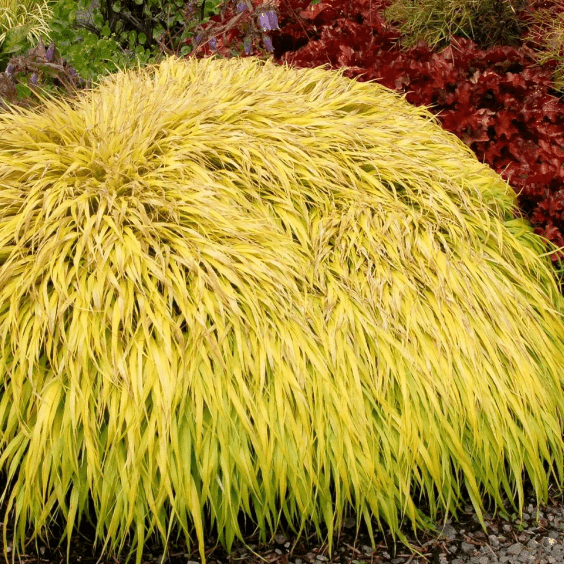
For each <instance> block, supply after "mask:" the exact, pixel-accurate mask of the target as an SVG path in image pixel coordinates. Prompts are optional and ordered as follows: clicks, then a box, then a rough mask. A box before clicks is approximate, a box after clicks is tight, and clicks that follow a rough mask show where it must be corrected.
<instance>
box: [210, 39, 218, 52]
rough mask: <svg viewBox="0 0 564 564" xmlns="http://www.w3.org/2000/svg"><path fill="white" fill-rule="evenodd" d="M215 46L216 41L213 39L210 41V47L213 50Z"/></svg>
mask: <svg viewBox="0 0 564 564" xmlns="http://www.w3.org/2000/svg"><path fill="white" fill-rule="evenodd" d="M216 46H217V41H216V40H215V37H213V38H212V39H210V47H211V48H212V49H215V48H216Z"/></svg>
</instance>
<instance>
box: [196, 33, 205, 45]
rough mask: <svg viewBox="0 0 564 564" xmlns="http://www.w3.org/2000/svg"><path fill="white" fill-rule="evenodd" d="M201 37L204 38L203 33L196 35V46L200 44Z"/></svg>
mask: <svg viewBox="0 0 564 564" xmlns="http://www.w3.org/2000/svg"><path fill="white" fill-rule="evenodd" d="M203 36H204V35H203V33H198V35H197V36H196V45H198V43H200V41H201V40H202V37H203Z"/></svg>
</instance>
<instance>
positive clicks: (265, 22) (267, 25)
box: [259, 12, 278, 31]
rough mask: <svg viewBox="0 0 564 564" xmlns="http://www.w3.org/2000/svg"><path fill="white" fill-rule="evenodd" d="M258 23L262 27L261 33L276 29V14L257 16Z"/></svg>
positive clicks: (265, 13)
mask: <svg viewBox="0 0 564 564" xmlns="http://www.w3.org/2000/svg"><path fill="white" fill-rule="evenodd" d="M259 23H260V25H261V26H262V31H268V30H272V29H278V18H277V17H276V12H264V13H262V14H260V15H259Z"/></svg>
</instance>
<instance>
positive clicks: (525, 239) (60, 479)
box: [0, 57, 564, 563]
mask: <svg viewBox="0 0 564 564" xmlns="http://www.w3.org/2000/svg"><path fill="white" fill-rule="evenodd" d="M343 70H344V69H341V70H340V71H329V70H327V69H324V68H316V69H291V68H288V67H282V66H276V65H274V64H272V63H271V62H268V61H267V62H264V61H257V60H256V59H254V58H246V59H229V60H224V59H217V60H214V59H202V60H189V61H188V62H186V61H180V60H178V59H176V58H174V57H173V58H168V59H166V60H165V61H164V62H163V63H162V65H160V66H156V65H155V66H151V67H147V68H146V69H137V70H134V71H128V72H120V73H118V74H116V75H114V76H110V77H108V78H107V79H105V80H104V81H103V82H102V83H101V85H100V86H99V87H98V88H97V89H95V90H93V91H89V92H88V93H87V94H85V95H84V96H83V97H81V98H80V99H78V100H76V101H70V100H66V101H54V100H52V101H49V102H48V103H46V105H45V107H44V109H43V110H33V111H32V110H29V111H28V110H21V109H17V108H12V110H10V111H9V112H6V113H4V114H1V115H0V337H1V341H0V389H1V390H2V392H1V396H0V452H2V455H1V457H0V470H2V471H3V472H6V473H7V474H8V475H9V478H10V480H9V482H8V486H7V487H6V490H5V491H4V495H3V498H5V499H7V500H9V511H11V510H12V509H13V510H14V512H15V513H14V521H13V523H14V530H15V531H16V536H18V537H19V538H18V539H17V540H18V542H22V543H23V524H24V523H25V522H28V521H29V522H30V523H32V524H34V525H35V527H36V528H35V530H36V532H38V531H40V530H41V534H44V532H45V527H46V525H48V524H49V519H50V518H51V517H54V516H55V515H60V514H59V513H57V510H58V509H60V510H61V511H62V515H63V517H64V519H65V522H66V523H68V528H67V529H66V532H67V533H68V534H69V535H70V534H71V532H72V530H73V526H74V525H76V523H75V521H79V520H80V517H81V516H82V515H83V513H88V511H87V508H88V503H87V502H88V493H90V495H91V496H92V500H93V504H94V505H93V506H90V516H91V517H95V519H94V522H95V523H96V525H97V533H98V536H99V538H104V537H105V539H106V543H109V546H110V550H111V551H115V550H116V548H117V547H118V543H120V546H119V550H120V551H121V550H122V547H123V541H124V540H125V537H126V534H127V532H128V531H129V530H130V528H131V527H133V531H134V532H135V533H136V539H134V541H135V540H137V541H138V544H137V548H138V553H137V562H138V563H139V562H140V561H141V550H142V548H143V543H144V541H145V539H146V535H147V534H151V533H157V532H160V533H161V535H162V539H163V542H164V541H165V540H166V538H167V535H169V534H170V533H171V531H172V530H176V531H177V532H180V529H179V528H177V527H176V526H177V525H179V526H180V528H181V529H182V530H183V531H184V532H185V534H186V535H188V534H193V531H194V528H195V532H196V537H197V540H198V541H199V545H200V550H201V556H202V559H204V554H203V541H204V536H205V533H206V532H207V531H208V532H209V526H210V525H213V522H215V523H216V524H217V528H218V531H219V534H220V540H221V542H222V543H225V545H226V547H227V549H229V548H230V546H231V542H232V540H233V539H234V536H235V535H237V536H238V535H240V534H241V533H240V530H239V528H238V524H237V514H238V512H239V511H240V510H243V511H245V512H246V513H247V514H248V515H249V516H253V518H254V519H255V522H258V524H259V526H260V529H261V533H262V535H263V537H262V538H263V539H266V531H267V528H268V529H269V530H270V531H271V533H272V534H274V532H275V531H276V527H277V526H278V524H279V519H280V516H281V514H284V515H285V516H286V518H287V519H288V521H289V522H290V523H291V524H292V525H293V526H294V527H296V529H295V530H297V525H299V526H300V532H301V531H302V528H303V527H304V526H306V525H307V526H309V525H311V523H313V524H314V525H315V527H316V530H317V532H318V533H319V534H321V533H320V528H319V525H320V524H321V523H322V522H325V524H326V525H327V527H328V531H329V535H330V536H329V539H331V536H332V534H333V532H334V531H335V529H336V528H337V527H339V525H340V523H341V522H342V520H343V519H344V518H345V517H346V512H347V511H349V510H353V511H354V512H355V515H356V516H357V525H358V524H359V523H360V520H361V518H365V519H366V520H367V521H368V523H370V518H371V517H372V516H373V517H375V518H377V519H378V523H379V525H380V526H385V527H386V528H388V529H389V530H390V531H391V532H392V533H394V534H397V535H398V536H399V538H400V539H401V540H402V542H407V540H406V539H405V537H404V536H403V535H402V534H401V532H400V531H399V526H400V517H401V519H403V518H404V517H407V518H408V519H409V520H410V522H411V524H412V525H413V527H414V530H418V529H419V528H426V527H427V528H428V526H429V522H428V518H431V519H435V518H436V515H437V513H436V511H437V509H439V508H442V509H444V510H447V511H455V509H456V508H457V506H458V504H459V502H461V500H462V495H463V494H462V493H461V490H460V487H461V486H466V487H467V488H468V495H469V497H470V499H471V501H472V503H473V504H474V506H475V508H476V511H477V512H478V515H479V517H480V519H481V518H482V513H481V510H482V509H483V505H482V503H483V499H482V496H483V495H484V494H486V493H488V494H491V495H492V496H494V498H495V501H496V508H497V507H498V505H497V504H498V503H499V504H501V503H502V499H501V496H500V494H501V492H502V491H503V490H502V488H503V489H504V490H505V491H506V492H507V495H508V496H509V497H510V499H511V498H512V497H513V495H515V494H518V501H519V511H520V512H521V511H522V503H523V491H522V478H521V473H522V471H523V470H526V471H527V473H528V475H529V476H530V478H531V480H532V483H533V485H534V488H535V492H536V494H537V496H538V497H539V499H542V500H544V501H545V500H546V495H547V471H546V470H545V469H544V467H543V463H544V462H549V463H556V467H557V468H558V470H559V472H560V475H559V480H560V481H562V476H561V473H562V468H563V446H564V445H563V444H562V438H561V437H562V411H563V406H564V393H563V387H562V383H563V382H562V377H563V375H564V373H563V371H562V366H563V365H564V324H563V321H562V312H563V311H564V308H563V303H562V302H563V300H562V298H561V296H560V295H559V294H558V290H557V287H556V283H555V278H554V275H553V273H552V271H551V270H550V267H549V264H548V263H549V260H548V258H547V257H546V256H545V257H541V256H540V253H542V251H543V244H542V241H541V240H540V239H539V238H538V237H537V236H536V235H534V234H533V233H532V229H531V228H530V226H528V225H527V224H525V223H524V222H522V221H520V220H515V219H514V214H513V211H514V209H515V205H516V203H515V194H514V192H513V191H512V190H511V188H510V187H509V186H508V185H507V184H506V183H505V182H504V181H503V179H502V178H501V177H500V176H499V175H497V174H496V173H494V172H493V171H492V170H491V169H489V168H488V167H487V166H486V165H484V164H482V163H480V162H478V160H477V159H476V158H475V156H474V155H473V154H472V153H471V151H470V150H469V149H468V148H466V147H465V146H464V145H463V144H462V142H460V141H459V140H458V139H456V138H455V137H454V136H453V135H451V134H449V133H446V132H444V131H443V130H442V129H441V128H440V126H439V125H438V124H437V122H436V120H434V118H433V117H432V115H431V114H430V113H429V112H428V111H427V110H426V109H424V108H416V107H413V106H410V105H409V104H408V103H407V102H406V101H405V100H403V99H401V98H400V97H399V96H398V95H397V94H395V93H393V92H392V91H390V90H387V89H386V88H384V87H382V86H379V85H377V84H373V83H359V82H357V81H353V80H349V79H348V78H346V77H344V76H342V72H343ZM550 470H551V471H552V472H554V470H553V468H552V466H551V468H550ZM435 487H436V488H437V492H438V494H439V496H438V499H435V493H434V488H435ZM332 492H333V494H332ZM417 493H423V494H424V495H425V496H427V499H428V500H429V502H430V507H431V510H432V514H431V515H430V516H425V515H424V514H423V512H422V511H421V510H420V508H418V507H417V504H416V498H417V496H416V494H417ZM208 510H210V511H211V515H212V523H209V522H208V521H209V520H208V521H206V519H205V514H206V512H207V511H208ZM6 515H7V514H6ZM381 520H383V521H384V522H385V525H384V524H382V522H381ZM482 524H483V520H482ZM193 527H194V528H193ZM5 530H6V529H4V531H5ZM134 544H135V542H134ZM5 546H6V545H5ZM106 546H107V544H105V545H104V548H106ZM18 550H19V549H18Z"/></svg>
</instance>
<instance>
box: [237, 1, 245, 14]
mask: <svg viewBox="0 0 564 564" xmlns="http://www.w3.org/2000/svg"><path fill="white" fill-rule="evenodd" d="M246 9H247V4H245V2H239V4H237V11H238V12H239V13H242V12H244V11H245V10H246Z"/></svg>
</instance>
